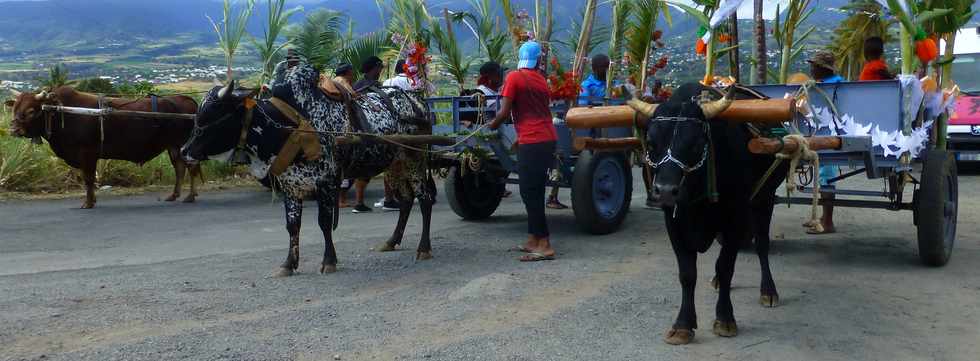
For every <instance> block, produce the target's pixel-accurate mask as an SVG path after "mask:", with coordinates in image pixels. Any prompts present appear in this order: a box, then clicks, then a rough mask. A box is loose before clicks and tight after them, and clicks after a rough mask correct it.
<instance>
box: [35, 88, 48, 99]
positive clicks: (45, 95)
mask: <svg viewBox="0 0 980 361" xmlns="http://www.w3.org/2000/svg"><path fill="white" fill-rule="evenodd" d="M47 98H48V92H47V91H46V90H42V91H41V92H40V93H37V95H35V96H34V99H37V101H44V100H45V99H47Z"/></svg>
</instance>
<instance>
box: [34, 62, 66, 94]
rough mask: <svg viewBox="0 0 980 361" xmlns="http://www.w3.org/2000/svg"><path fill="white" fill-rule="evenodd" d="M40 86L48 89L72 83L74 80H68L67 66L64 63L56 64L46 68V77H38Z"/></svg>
mask: <svg viewBox="0 0 980 361" xmlns="http://www.w3.org/2000/svg"><path fill="white" fill-rule="evenodd" d="M39 81H40V83H41V87H42V88H44V89H48V90H53V89H54V88H57V87H60V86H65V85H74V84H75V82H74V81H71V80H68V68H67V67H65V65H64V64H56V65H55V66H53V67H51V69H48V77H47V78H46V79H40V80H39Z"/></svg>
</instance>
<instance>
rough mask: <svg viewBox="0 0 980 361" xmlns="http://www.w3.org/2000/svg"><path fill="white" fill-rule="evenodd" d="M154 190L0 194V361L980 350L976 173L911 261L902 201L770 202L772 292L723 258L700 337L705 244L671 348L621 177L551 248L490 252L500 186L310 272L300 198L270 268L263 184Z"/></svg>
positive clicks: (310, 229)
mask: <svg viewBox="0 0 980 361" xmlns="http://www.w3.org/2000/svg"><path fill="white" fill-rule="evenodd" d="M974 174H976V172H974ZM636 178H637V179H638V178H639V177H636ZM861 182H862V184H863V186H864V187H867V188H869V189H880V188H881V186H882V185H881V183H880V182H873V181H867V180H862V181H861ZM373 186H374V187H376V186H377V185H373ZM634 188H635V189H637V190H641V189H642V186H641V185H640V184H637V185H636V186H635V187H634ZM514 190H515V191H516V189H514ZM515 193H516V192H515ZM371 195H372V199H376V197H377V196H378V195H379V193H378V190H377V189H376V188H373V189H372V193H371ZM156 198H157V195H155V194H151V195H144V196H132V197H113V196H111V195H105V194H104V195H100V198H99V203H98V205H97V208H96V209H94V210H78V209H75V208H76V207H77V206H78V203H79V201H78V200H77V199H68V200H62V201H33V202H25V201H13V202H6V203H0V360H21V359H28V360H41V359H45V360H170V359H193V360H424V359H431V360H674V359H677V360H713V359H722V360H746V359H747V360H857V359H867V360H977V359H978V357H980V356H978V355H980V342H978V341H980V327H978V325H980V267H978V265H980V235H978V231H980V226H978V225H977V221H978V219H980V218H978V216H977V212H978V211H980V177H978V176H976V175H964V176H961V178H960V216H959V229H958V239H957V244H956V249H955V251H954V254H953V257H952V260H951V261H950V263H949V264H948V265H947V266H945V267H942V268H928V267H924V266H922V265H921V264H920V263H919V260H918V256H917V254H916V252H917V251H916V248H915V228H914V227H913V226H912V214H911V213H910V212H903V213H895V212H889V211H877V210H862V209H838V211H837V214H836V218H837V221H838V229H839V231H840V233H838V234H835V235H823V236H810V235H806V234H805V233H804V232H803V229H802V228H801V227H800V223H801V222H802V221H803V220H804V217H805V216H807V215H808V214H809V208H807V207H802V206H794V207H793V208H791V209H787V208H786V207H785V206H782V207H777V210H776V220H775V222H774V231H773V235H774V238H776V239H775V240H774V244H773V247H772V254H773V256H772V265H773V270H774V274H775V279H776V284H777V286H778V287H779V292H780V295H781V296H782V304H781V305H780V306H779V307H778V308H774V309H766V308H762V307H761V306H760V305H759V304H758V295H759V289H758V285H759V266H758V260H757V258H756V257H755V255H754V254H753V253H742V254H740V255H739V259H738V265H737V266H736V275H735V280H734V285H735V289H734V290H733V302H734V304H735V314H736V317H737V319H738V322H739V335H738V337H735V338H719V337H716V336H714V335H713V334H712V333H711V321H712V319H713V316H714V302H715V299H716V292H715V291H713V290H712V289H711V288H710V286H709V282H708V280H709V279H710V277H711V275H712V274H713V268H714V267H713V264H714V259H715V257H716V255H717V251H718V247H717V245H716V246H715V247H714V248H713V249H712V250H710V251H709V252H708V253H707V254H706V255H704V256H702V257H700V258H699V271H700V273H699V275H698V279H699V281H700V282H699V284H698V291H697V292H698V293H697V310H698V313H699V316H700V326H701V328H700V329H699V330H698V333H697V337H696V340H695V343H693V344H691V345H688V346H681V347H677V346H669V345H666V344H665V343H664V342H663V341H662V336H663V333H664V331H666V330H667V328H669V327H670V325H671V323H672V321H673V318H674V316H675V315H676V312H677V310H678V307H679V302H680V286H679V284H678V281H677V276H676V274H677V273H676V272H677V270H676V266H675V261H674V257H673V254H672V252H671V250H670V245H669V243H668V241H667V238H666V234H665V231H664V226H663V215H662V214H661V213H660V212H659V211H651V210H646V209H643V208H642V207H641V205H642V198H643V196H642V195H641V194H640V192H637V193H636V194H634V206H633V209H632V212H631V213H630V215H629V217H628V218H627V221H626V223H625V224H624V225H623V227H622V229H621V230H620V231H619V232H618V233H615V234H612V235H607V236H589V235H585V234H583V233H581V232H580V231H578V229H577V228H576V225H575V220H574V217H573V215H572V212H571V211H570V210H566V211H549V217H550V218H549V219H550V223H551V227H552V231H553V238H554V243H555V245H556V248H557V249H558V251H559V255H558V257H559V258H558V260H555V261H551V262H538V263H520V262H517V260H516V259H517V258H518V256H519V254H518V253H515V252H510V251H508V249H509V248H512V247H513V246H515V245H517V244H518V243H519V242H521V241H522V240H523V239H524V238H525V233H524V232H525V229H526V225H525V223H524V216H523V209H522V207H521V204H520V201H519V199H518V197H517V196H516V194H515V196H514V197H512V198H509V199H505V201H504V203H503V205H502V206H501V208H500V209H499V210H498V211H497V213H496V215H495V216H494V217H492V218H491V219H489V220H487V221H484V222H464V221H461V220H460V219H458V218H457V217H456V216H455V215H454V214H453V213H452V211H451V210H450V209H449V207H448V205H447V203H446V202H445V200H444V199H442V198H440V202H439V203H438V204H437V205H436V208H435V215H434V219H433V232H432V234H433V247H434V252H433V255H434V256H435V258H434V259H433V260H429V261H423V262H415V260H414V256H415V252H414V249H415V246H416V244H417V241H418V232H419V229H420V227H419V223H420V217H419V216H418V213H417V211H416V213H415V214H414V215H413V218H412V220H411V221H410V228H409V229H408V232H407V234H406V237H405V242H404V250H403V251H399V252H391V253H383V254H382V253H376V252H372V251H371V250H370V249H371V248H372V247H373V246H375V245H377V244H379V243H381V242H382V241H384V240H385V239H387V237H388V235H389V234H390V232H391V229H392V227H393V225H394V222H395V220H396V214H395V213H382V212H380V210H376V212H374V213H372V214H350V213H347V212H345V213H344V214H343V215H342V216H341V225H340V228H339V229H338V230H337V231H336V233H335V235H336V237H335V238H336V240H337V243H336V244H337V249H338V254H339V257H340V265H339V268H340V271H339V272H338V273H335V274H330V275H320V274H318V273H317V272H316V271H317V270H318V268H319V263H320V259H321V257H322V254H323V253H322V252H323V242H322V238H321V234H320V231H319V229H318V228H317V226H316V218H315V213H316V206H315V204H314V203H313V202H308V203H307V205H306V208H305V211H306V214H305V217H304V225H303V230H302V232H303V233H302V249H301V256H302V261H301V264H300V273H299V274H298V275H296V276H293V277H290V278H270V277H268V276H269V275H270V274H271V273H272V272H273V271H274V270H275V269H276V267H277V266H278V265H279V264H280V263H281V262H282V260H283V259H284V257H285V256H286V247H287V243H288V242H287V235H286V232H285V228H284V221H283V214H282V206H281V203H280V202H278V201H273V200H272V196H271V194H270V193H268V192H263V191H258V190H252V189H248V190H234V191H225V192H220V193H207V194H202V196H201V197H199V198H198V202H199V203H197V204H190V205H188V204H179V203H177V204H170V203H164V202H159V201H157V200H156ZM562 199H563V200H564V201H566V203H567V202H570V199H569V195H568V193H567V192H565V193H563V194H562Z"/></svg>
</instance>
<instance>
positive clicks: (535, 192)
mask: <svg viewBox="0 0 980 361" xmlns="http://www.w3.org/2000/svg"><path fill="white" fill-rule="evenodd" d="M518 55H519V62H518V63H517V68H518V69H517V70H516V71H513V72H511V73H510V74H508V75H507V79H506V80H505V81H504V88H503V90H502V91H501V92H500V95H501V97H502V98H501V99H500V110H499V111H498V112H497V116H496V117H494V119H493V122H491V123H490V125H489V127H490V129H497V128H499V127H500V125H501V124H503V122H504V120H506V119H507V118H511V119H513V121H514V127H515V128H516V130H517V143H518V144H519V146H518V147H517V161H518V166H517V172H518V175H519V178H520V189H521V199H522V200H523V201H524V208H525V210H526V211H527V223H528V232H527V233H528V238H527V242H526V243H525V244H523V245H521V246H519V247H518V248H519V249H520V250H521V251H523V252H526V253H527V254H525V255H523V256H522V257H521V258H520V260H521V261H522V262H533V261H542V260H551V259H555V250H554V249H553V248H552V247H551V240H550V233H549V232H548V223H547V220H546V219H545V212H544V211H545V205H544V197H545V188H546V186H547V181H548V169H549V168H553V166H554V162H555V156H554V153H555V143H556V141H557V140H558V135H557V132H556V131H555V126H554V124H552V120H551V119H552V114H551V109H550V108H549V106H548V104H549V103H550V101H551V94H550V93H549V90H548V82H547V81H546V80H545V78H544V76H543V75H541V72H540V71H538V70H537V68H538V63H539V60H540V58H541V45H539V44H538V43H537V42H534V41H528V42H526V43H524V45H521V48H520V51H519V52H518Z"/></svg>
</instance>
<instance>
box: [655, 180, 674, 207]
mask: <svg viewBox="0 0 980 361" xmlns="http://www.w3.org/2000/svg"><path fill="white" fill-rule="evenodd" d="M679 194H680V189H678V188H677V187H675V186H669V185H657V184H654V185H653V199H654V201H656V202H657V203H659V204H660V205H661V206H663V207H673V206H674V205H676V204H677V196H678V195H679Z"/></svg>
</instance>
